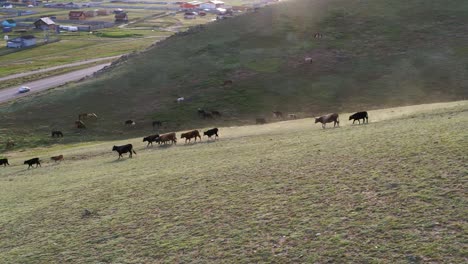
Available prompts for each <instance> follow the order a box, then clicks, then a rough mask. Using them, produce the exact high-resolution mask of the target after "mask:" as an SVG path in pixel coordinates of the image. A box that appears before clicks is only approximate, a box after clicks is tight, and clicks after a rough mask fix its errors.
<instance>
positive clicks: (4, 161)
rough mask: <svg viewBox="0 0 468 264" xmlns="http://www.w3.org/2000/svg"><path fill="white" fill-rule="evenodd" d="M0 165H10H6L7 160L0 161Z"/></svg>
mask: <svg viewBox="0 0 468 264" xmlns="http://www.w3.org/2000/svg"><path fill="white" fill-rule="evenodd" d="M0 165H3V167H6V165H10V163H8V159H0Z"/></svg>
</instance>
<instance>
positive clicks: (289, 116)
mask: <svg viewBox="0 0 468 264" xmlns="http://www.w3.org/2000/svg"><path fill="white" fill-rule="evenodd" d="M288 118H289V119H297V116H296V114H289V115H288Z"/></svg>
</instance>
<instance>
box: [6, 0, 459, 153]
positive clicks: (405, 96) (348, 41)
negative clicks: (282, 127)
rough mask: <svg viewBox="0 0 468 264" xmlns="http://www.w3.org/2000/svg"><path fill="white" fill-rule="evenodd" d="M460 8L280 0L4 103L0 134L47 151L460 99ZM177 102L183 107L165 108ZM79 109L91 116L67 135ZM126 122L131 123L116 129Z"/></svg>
mask: <svg viewBox="0 0 468 264" xmlns="http://www.w3.org/2000/svg"><path fill="white" fill-rule="evenodd" d="M466 12H468V3H467V2H466V1H464V0H449V1H422V0H411V1H408V0H394V1H387V0H364V1H362V0H359V1H358V0H332V1H330V0H317V1H305V0H304V1H300V0H298V1H291V2H285V3H282V4H278V5H274V6H270V7H266V8H264V9H261V10H260V11H258V12H257V13H251V14H246V15H243V16H240V17H236V18H233V19H227V20H224V21H220V22H216V23H211V24H209V25H205V26H204V27H201V28H197V29H194V30H192V32H191V33H186V34H179V35H177V36H174V37H171V38H169V39H168V40H166V41H164V42H162V43H160V44H159V45H157V46H155V47H153V48H151V49H149V50H148V51H147V52H145V53H142V54H138V55H135V56H133V57H131V58H130V59H129V60H128V61H124V62H122V63H121V64H120V65H118V66H117V67H115V69H114V70H113V71H111V72H110V73H108V74H105V75H103V76H102V77H101V78H100V79H98V80H96V81H88V82H85V83H82V84H79V85H76V86H73V87H71V88H60V89H56V90H54V91H51V92H48V93H46V94H44V95H43V96H39V97H34V99H33V98H30V99H24V100H20V101H19V102H17V103H13V104H10V105H7V106H3V107H1V108H0V113H1V114H2V117H3V119H4V120H5V122H4V124H5V125H4V128H5V130H3V131H1V132H0V133H2V135H4V137H5V138H6V137H13V138H16V139H17V140H18V141H20V144H25V143H27V142H23V143H21V142H22V141H23V140H24V139H25V138H26V139H27V140H32V141H34V140H37V141H39V142H40V143H50V142H49V141H48V140H47V139H44V137H43V135H47V133H49V131H50V130H51V129H54V128H55V129H61V130H65V131H66V132H67V134H68V135H69V136H68V137H67V139H66V140H71V141H76V140H84V141H86V140H89V139H95V138H104V137H106V138H108V137H120V136H122V135H123V136H129V135H137V134H138V135H140V134H142V133H148V131H150V129H151V125H150V124H151V120H153V119H156V120H169V121H170V122H168V123H167V126H168V127H167V128H166V130H173V129H177V128H182V127H184V128H189V127H192V126H195V125H200V124H205V123H203V121H201V120H200V119H199V118H198V117H197V115H196V109H197V108H199V107H201V108H205V109H216V110H219V111H221V112H222V113H224V118H223V120H222V121H217V123H218V125H227V124H231V123H237V124H238V123H245V122H251V120H252V118H253V117H254V116H258V115H263V114H265V115H268V116H269V115H270V113H271V111H274V110H280V111H284V112H301V113H304V115H306V116H310V115H318V114H320V113H325V112H330V111H355V110H360V109H372V108H376V107H382V106H385V105H386V106H397V105H407V104H414V103H424V102H435V101H447V100H454V99H463V98H465V97H466V96H467V95H468V89H467V87H468V80H467V79H466V77H465V76H468V72H467V71H468V69H467V68H466V65H467V63H468V56H467V54H468V50H467V49H466V41H467V40H468V39H467V35H466V34H463V32H464V31H465V30H466V29H465V25H466V24H467V23H468V17H467V16H466V15H465V14H466ZM316 32H320V33H321V34H322V35H323V38H321V39H316V38H314V34H315V33H316ZM305 57H311V58H312V60H313V63H312V64H307V63H305V62H304V58H305ZM224 80H233V85H231V86H222V85H221V84H222V83H223V81H224ZM180 96H183V97H185V98H186V102H185V103H184V104H176V103H174V100H175V99H176V98H177V97H180ZM80 112H95V113H97V114H98V115H99V116H100V117H101V118H100V120H99V122H98V123H97V124H90V129H89V130H88V131H87V132H80V133H78V132H76V131H75V130H73V129H72V124H73V121H74V120H75V119H76V116H77V114H78V113H80ZM127 119H134V120H136V121H137V126H136V127H134V128H133V129H131V130H130V129H125V128H124V127H123V121H124V120H127ZM24 131H28V132H24ZM38 135H41V136H40V137H39V136H38ZM102 136H104V137H102Z"/></svg>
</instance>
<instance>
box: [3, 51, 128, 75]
mask: <svg viewBox="0 0 468 264" xmlns="http://www.w3.org/2000/svg"><path fill="white" fill-rule="evenodd" d="M120 56H121V55H119V56H113V57H107V58H98V59H92V60H85V61H78V62H74V63H69V64H65V65H58V66H55V67H50V68H46V69H40V70H36V71H29V72H23V73H18V74H13V75H8V76H5V77H1V78H0V82H1V81H6V80H11V79H16V78H20V77H24V76H28V75H33V74H37V73H42V72H48V71H53V70H57V69H62V68H69V67H75V66H80V65H83V64H88V63H93V62H98V61H103V60H112V59H117V58H119V57H120Z"/></svg>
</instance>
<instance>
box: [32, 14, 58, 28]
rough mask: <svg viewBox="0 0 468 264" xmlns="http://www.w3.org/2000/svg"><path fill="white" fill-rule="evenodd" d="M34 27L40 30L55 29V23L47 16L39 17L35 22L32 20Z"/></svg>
mask: <svg viewBox="0 0 468 264" xmlns="http://www.w3.org/2000/svg"><path fill="white" fill-rule="evenodd" d="M34 27H36V29H41V30H55V29H56V28H57V25H56V24H55V22H54V21H52V19H50V18H49V17H41V18H39V19H38V20H37V21H36V22H34Z"/></svg>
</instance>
